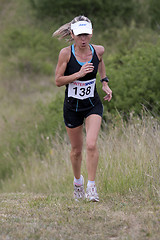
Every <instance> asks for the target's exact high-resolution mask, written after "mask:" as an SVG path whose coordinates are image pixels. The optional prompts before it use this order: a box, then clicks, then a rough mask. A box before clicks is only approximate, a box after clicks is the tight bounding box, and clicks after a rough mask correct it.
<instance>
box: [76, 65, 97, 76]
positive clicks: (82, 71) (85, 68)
mask: <svg viewBox="0 0 160 240" xmlns="http://www.w3.org/2000/svg"><path fill="white" fill-rule="evenodd" d="M93 70H94V66H93V63H85V64H84V65H83V66H82V67H81V69H80V71H79V77H80V78H81V77H84V76H85V75H86V74H87V73H91V72H93Z"/></svg>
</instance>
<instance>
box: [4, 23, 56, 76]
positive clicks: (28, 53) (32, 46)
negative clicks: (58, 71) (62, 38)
mask: <svg viewBox="0 0 160 240" xmlns="http://www.w3.org/2000/svg"><path fill="white" fill-rule="evenodd" d="M1 46H3V47H1V49H0V50H1V53H2V55H3V56H4V58H6V61H7V62H9V66H10V67H11V68H12V69H13V70H18V71H19V72H20V73H35V74H44V75H51V74H53V63H54V62H55V59H54V58H55V57H56V58H57V56H58V53H59V48H60V44H59V43H58V40H57V39H55V38H52V33H51V32H50V31H48V32H44V31H42V30H39V29H36V30H35V29H34V28H33V29H29V28H27V27H26V28H20V27H15V28H11V29H7V30H6V31H5V32H4V34H3V36H2V39H1Z"/></svg>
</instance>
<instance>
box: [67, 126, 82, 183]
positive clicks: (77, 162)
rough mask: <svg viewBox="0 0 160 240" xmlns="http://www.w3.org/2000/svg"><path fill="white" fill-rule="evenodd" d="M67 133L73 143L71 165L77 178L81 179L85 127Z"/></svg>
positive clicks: (68, 129)
mask: <svg viewBox="0 0 160 240" xmlns="http://www.w3.org/2000/svg"><path fill="white" fill-rule="evenodd" d="M66 129H67V133H68V136H69V139H70V143H71V153H70V158H71V163H72V168H73V174H74V176H75V178H77V179H79V178H80V175H81V162H82V146H83V126H79V127H76V128H68V127H66Z"/></svg>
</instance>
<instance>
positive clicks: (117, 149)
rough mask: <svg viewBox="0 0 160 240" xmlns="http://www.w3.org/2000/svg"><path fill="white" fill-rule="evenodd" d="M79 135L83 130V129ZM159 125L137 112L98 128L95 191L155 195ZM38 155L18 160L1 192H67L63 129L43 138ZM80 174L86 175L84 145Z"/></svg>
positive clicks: (159, 179) (159, 176)
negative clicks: (42, 153)
mask: <svg viewBox="0 0 160 240" xmlns="http://www.w3.org/2000/svg"><path fill="white" fill-rule="evenodd" d="M84 134H85V133H84ZM159 146H160V126H159V122H158V120H157V119H155V118H153V117H151V116H143V117H142V119H140V118H134V119H131V120H130V121H129V122H128V123H126V122H124V121H123V120H118V121H117V122H116V124H114V125H109V126H106V125H105V124H103V128H102V130H101V132H100V135H99V139H98V147H99V153H100V159H99V166H98V170H97V176H96V182H97V186H98V190H99V193H100V195H103V196H105V195H107V194H111V193H116V194H128V193H130V192H135V193H139V194H142V195H143V194H144V196H146V197H151V198H153V199H159V198H160V152H159ZM45 148H46V150H47V154H46V156H45V157H44V158H43V159H40V158H39V156H36V153H33V154H32V155H31V156H28V159H21V161H22V163H21V168H20V169H17V171H15V172H14V174H13V176H12V178H11V179H8V180H7V181H5V182H3V183H2V190H1V191H6V192H10V191H23V192H44V193H53V194H54V193H55V194H60V193H63V194H72V190H73V189H72V181H73V173H72V168H71V163H70V159H69V153H70V144H69V140H68V137H67V135H66V134H64V135H63V136H59V135H58V134H57V135H56V137H55V138H54V139H51V137H47V138H46V140H45ZM82 174H83V175H84V177H85V180H87V172H86V167H85V144H84V151H83V164H82Z"/></svg>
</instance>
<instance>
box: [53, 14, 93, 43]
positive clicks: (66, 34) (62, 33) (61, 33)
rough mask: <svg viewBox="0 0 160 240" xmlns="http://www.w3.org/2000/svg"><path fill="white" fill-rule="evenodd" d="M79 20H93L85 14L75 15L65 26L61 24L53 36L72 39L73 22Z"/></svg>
mask: <svg viewBox="0 0 160 240" xmlns="http://www.w3.org/2000/svg"><path fill="white" fill-rule="evenodd" d="M78 21H87V22H91V21H90V20H89V19H88V18H87V17H85V16H78V17H75V18H74V19H73V20H72V21H71V22H69V23H66V24H64V25H63V26H61V27H60V28H58V29H57V30H56V31H55V32H54V33H53V35H52V36H53V37H58V39H60V40H61V39H63V38H67V39H66V40H67V41H68V42H70V41H72V40H73V39H72V37H71V31H72V30H71V23H72V24H73V23H75V22H78Z"/></svg>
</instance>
